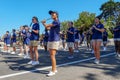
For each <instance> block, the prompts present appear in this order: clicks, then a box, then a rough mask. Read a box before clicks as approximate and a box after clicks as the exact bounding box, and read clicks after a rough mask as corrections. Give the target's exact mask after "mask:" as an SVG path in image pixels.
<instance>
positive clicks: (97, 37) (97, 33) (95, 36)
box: [92, 24, 104, 41]
mask: <svg viewBox="0 0 120 80" xmlns="http://www.w3.org/2000/svg"><path fill="white" fill-rule="evenodd" d="M94 26H96V28H98V29H103V28H104V25H103V24H98V25H94ZM92 33H93V34H92V41H94V40H97V41H102V32H100V31H98V30H96V29H95V28H93V29H92Z"/></svg>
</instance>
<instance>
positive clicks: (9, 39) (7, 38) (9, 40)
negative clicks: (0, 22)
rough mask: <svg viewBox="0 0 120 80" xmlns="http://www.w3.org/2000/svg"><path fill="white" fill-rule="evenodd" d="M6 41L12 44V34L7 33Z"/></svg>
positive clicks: (8, 44) (7, 43)
mask: <svg viewBox="0 0 120 80" xmlns="http://www.w3.org/2000/svg"><path fill="white" fill-rule="evenodd" d="M5 42H6V45H7V46H10V43H11V35H10V34H7V35H6V41H5Z"/></svg>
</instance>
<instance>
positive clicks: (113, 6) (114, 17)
mask: <svg viewBox="0 0 120 80" xmlns="http://www.w3.org/2000/svg"><path fill="white" fill-rule="evenodd" d="M100 10H101V11H102V13H101V14H100V15H99V16H100V17H102V18H103V19H105V21H115V22H118V20H120V2H114V0H109V1H108V2H106V3H104V4H102V5H101V8H100Z"/></svg>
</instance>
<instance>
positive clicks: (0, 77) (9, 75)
mask: <svg viewBox="0 0 120 80" xmlns="http://www.w3.org/2000/svg"><path fill="white" fill-rule="evenodd" d="M114 54H115V53H110V54H106V55H102V56H101V57H107V56H111V55H114ZM93 59H95V57H92V58H88V59H83V60H78V61H73V62H68V63H64V64H60V65H57V67H62V66H66V65H71V64H76V63H80V62H85V61H89V60H93ZM47 69H51V66H49V67H44V68H38V69H35V70H30V71H24V72H19V73H13V74H8V75H3V76H0V79H4V78H8V77H13V76H18V75H23V74H27V73H31V72H36V71H40V70H47Z"/></svg>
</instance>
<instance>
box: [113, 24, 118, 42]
mask: <svg viewBox="0 0 120 80" xmlns="http://www.w3.org/2000/svg"><path fill="white" fill-rule="evenodd" d="M113 33H114V40H115V41H120V26H117V27H115V28H114V30H113Z"/></svg>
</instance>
